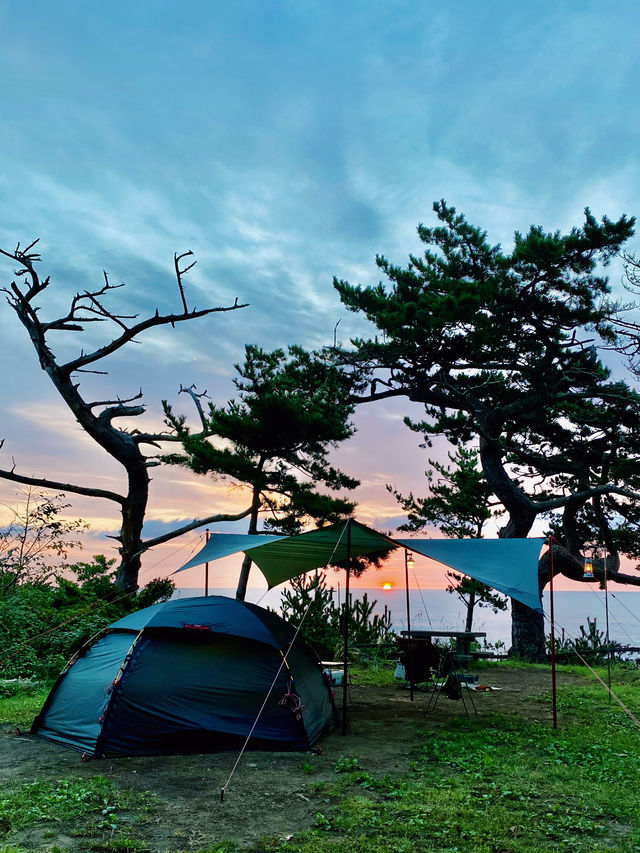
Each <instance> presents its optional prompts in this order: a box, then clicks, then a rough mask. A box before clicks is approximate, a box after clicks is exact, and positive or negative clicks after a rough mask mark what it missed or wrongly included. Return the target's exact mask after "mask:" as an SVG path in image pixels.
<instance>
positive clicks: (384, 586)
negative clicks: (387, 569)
mask: <svg viewBox="0 0 640 853" xmlns="http://www.w3.org/2000/svg"><path fill="white" fill-rule="evenodd" d="M382 589H384V590H385V591H386V592H388V591H389V590H390V589H393V584H390V583H389V581H386V582H385V583H383V584H382Z"/></svg>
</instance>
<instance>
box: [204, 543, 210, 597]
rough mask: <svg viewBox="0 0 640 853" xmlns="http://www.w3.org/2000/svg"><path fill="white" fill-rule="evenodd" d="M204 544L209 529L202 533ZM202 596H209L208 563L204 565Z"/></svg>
mask: <svg viewBox="0 0 640 853" xmlns="http://www.w3.org/2000/svg"><path fill="white" fill-rule="evenodd" d="M204 541H205V544H206V543H207V542H208V541H209V528H208V527H207V529H206V530H205V532H204ZM204 594H205V595H209V563H208V562H206V563H205V564H204Z"/></svg>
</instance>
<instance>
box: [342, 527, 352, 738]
mask: <svg viewBox="0 0 640 853" xmlns="http://www.w3.org/2000/svg"><path fill="white" fill-rule="evenodd" d="M350 574H351V519H350V518H348V519H347V577H346V581H345V590H344V665H343V669H342V734H343V735H346V733H347V678H348V674H349V673H348V672H347V667H348V658H349V616H350V613H349V610H350V605H351V602H350V601H349V576H350Z"/></svg>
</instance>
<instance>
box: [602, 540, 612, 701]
mask: <svg viewBox="0 0 640 853" xmlns="http://www.w3.org/2000/svg"><path fill="white" fill-rule="evenodd" d="M604 612H605V620H606V629H607V685H608V687H609V704H611V649H610V648H609V589H608V586H607V549H606V545H605V551H604Z"/></svg>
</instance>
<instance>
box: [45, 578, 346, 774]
mask: <svg viewBox="0 0 640 853" xmlns="http://www.w3.org/2000/svg"><path fill="white" fill-rule="evenodd" d="M294 635H295V629H294V628H293V627H292V626H291V625H289V624H288V623H287V622H285V620H284V619H282V618H281V617H280V616H278V615H277V614H275V613H272V612H270V611H268V610H265V609H264V608H262V607H258V606H257V605H254V604H248V603H246V602H243V601H236V600H235V599H232V598H225V597H224V596H219V595H215V596H208V597H198V598H177V599H173V600H171V601H168V602H166V603H164V604H155V605H153V606H152V607H146V608H145V609H144V610H139V611H138V612H137V613H131V614H130V615H129V616H125V617H124V618H123V619H120V620H118V621H117V622H114V623H113V624H112V625H110V626H109V627H108V628H107V629H106V632H105V633H104V634H103V635H102V636H101V637H100V638H99V639H98V640H97V642H94V643H93V644H92V645H88V646H87V647H85V648H84V649H82V650H81V652H80V653H79V655H78V656H77V659H76V660H75V661H74V662H72V663H71V665H70V666H69V667H68V668H67V669H66V670H64V671H63V673H62V674H61V675H60V677H59V678H58V680H57V682H56V684H55V685H54V687H53V689H52V690H51V693H50V694H49V696H48V698H47V700H46V702H45V704H44V707H43V708H42V711H41V712H40V714H39V715H38V716H37V717H36V719H35V721H34V723H33V726H32V729H31V732H32V734H35V735H38V736H39V737H43V738H46V739H47V740H52V741H55V742H57V743H60V744H63V745H64V746H68V747H70V748H72V749H77V750H79V751H80V752H83V753H86V754H87V756H88V757H90V758H96V757H102V756H107V755H167V754H174V753H194V752H217V751H219V750H228V749H238V748H239V747H241V746H242V744H243V743H244V742H245V740H246V738H247V735H248V733H249V732H250V731H251V730H252V726H253V724H254V723H255V724H256V725H255V729H254V730H253V735H252V738H251V741H250V744H249V748H251V749H272V750H297V749H301V750H303V749H309V748H310V747H311V746H312V744H313V743H314V742H315V741H316V740H317V739H318V738H319V737H320V735H321V734H322V733H323V732H324V731H326V730H327V729H328V728H330V727H331V725H332V724H333V719H334V711H333V703H332V699H331V692H330V687H329V685H328V684H327V683H326V681H325V679H324V678H323V675H322V671H321V668H320V664H319V661H318V659H317V657H316V656H315V654H314V652H312V651H311V649H310V648H309V647H308V646H307V645H306V644H305V643H304V642H303V641H302V640H299V639H296V640H295V642H293V644H292V641H293V639H294ZM290 646H291V648H289V647H290ZM285 655H286V661H285V665H284V666H282V664H283V658H284V656H285ZM279 670H280V672H279V673H278V671H279ZM276 676H277V677H276ZM271 687H273V689H272V690H271V693H270V694H269V690H270V688H271ZM268 694H269V695H268ZM267 695H268V699H266V697H267ZM265 701H266V704H265V707H264V710H263V712H262V714H261V715H260V718H259V719H258V720H257V722H256V717H257V716H258V712H259V710H260V707H261V705H262V703H263V702H265Z"/></svg>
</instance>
